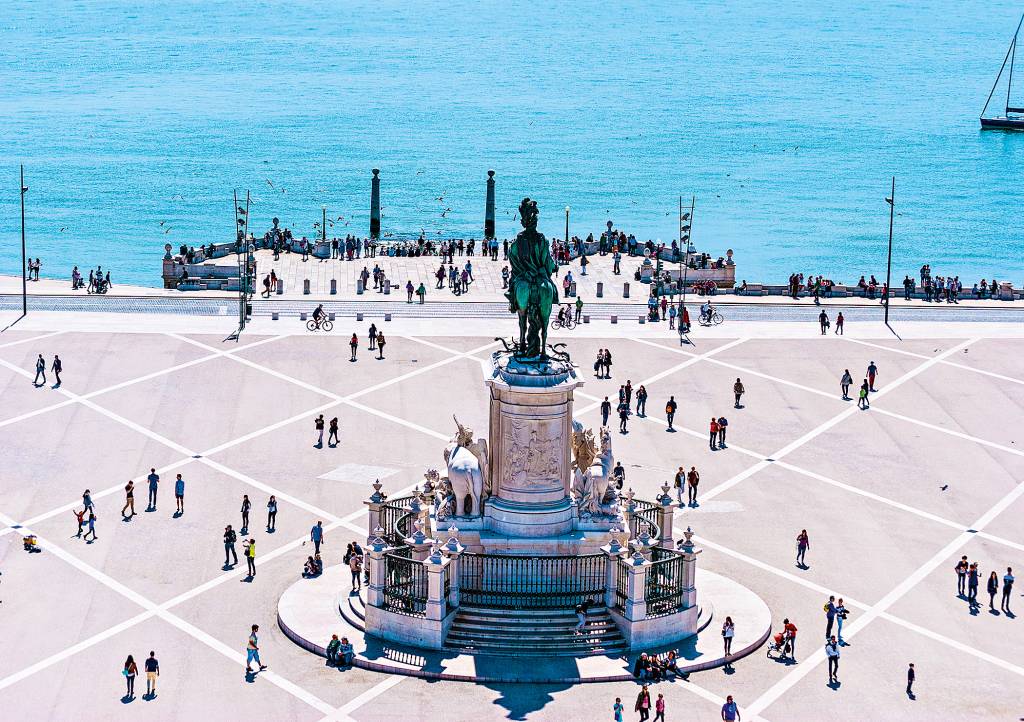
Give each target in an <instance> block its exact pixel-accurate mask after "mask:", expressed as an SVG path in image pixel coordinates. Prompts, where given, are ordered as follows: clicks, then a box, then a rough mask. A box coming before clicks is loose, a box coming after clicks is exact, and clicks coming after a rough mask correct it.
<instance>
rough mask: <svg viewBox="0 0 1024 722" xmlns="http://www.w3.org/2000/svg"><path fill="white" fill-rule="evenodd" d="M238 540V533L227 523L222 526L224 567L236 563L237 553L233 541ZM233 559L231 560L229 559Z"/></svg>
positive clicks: (226, 567)
mask: <svg viewBox="0 0 1024 722" xmlns="http://www.w3.org/2000/svg"><path fill="white" fill-rule="evenodd" d="M236 541H238V535H237V534H235V530H234V529H232V528H231V525H230V524H228V525H227V526H226V527H224V568H225V569H228V568H230V567H234V566H235V565H236V564H238V553H237V552H236V551H235V542H236ZM232 558H233V559H234V561H231V559H232Z"/></svg>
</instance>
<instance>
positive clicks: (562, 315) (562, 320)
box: [556, 305, 565, 326]
mask: <svg viewBox="0 0 1024 722" xmlns="http://www.w3.org/2000/svg"><path fill="white" fill-rule="evenodd" d="M556 323H558V325H559V326H562V325H564V324H565V306H561V305H560V306H559V307H558V320H557V322H556Z"/></svg>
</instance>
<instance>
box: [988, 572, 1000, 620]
mask: <svg viewBox="0 0 1024 722" xmlns="http://www.w3.org/2000/svg"><path fill="white" fill-rule="evenodd" d="M985 590H986V591H987V592H988V608H989V610H990V611H993V612H994V611H996V592H998V591H999V575H997V574H996V571H995V569H993V570H992V573H991V574H989V575H988V584H986V586H985Z"/></svg>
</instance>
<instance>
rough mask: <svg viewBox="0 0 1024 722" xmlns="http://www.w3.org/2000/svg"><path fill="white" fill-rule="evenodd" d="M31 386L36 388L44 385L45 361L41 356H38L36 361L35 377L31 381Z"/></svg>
mask: <svg viewBox="0 0 1024 722" xmlns="http://www.w3.org/2000/svg"><path fill="white" fill-rule="evenodd" d="M40 376H42V377H43V382H42V383H39V377H40ZM32 385H33V386H35V387H37V388H38V387H40V386H45V385H46V360H45V359H44V358H43V355H42V354H39V358H37V359H36V377H35V379H34V380H33V381H32Z"/></svg>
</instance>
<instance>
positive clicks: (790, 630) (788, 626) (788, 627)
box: [782, 618, 797, 662]
mask: <svg viewBox="0 0 1024 722" xmlns="http://www.w3.org/2000/svg"><path fill="white" fill-rule="evenodd" d="M796 633H797V628H796V625H795V624H793V623H792V622H791V621H789V619H788V618H786V619H783V620H782V634H783V637H784V638H785V639H788V640H789V657H790V659H792V660H793V661H794V662H796Z"/></svg>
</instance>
